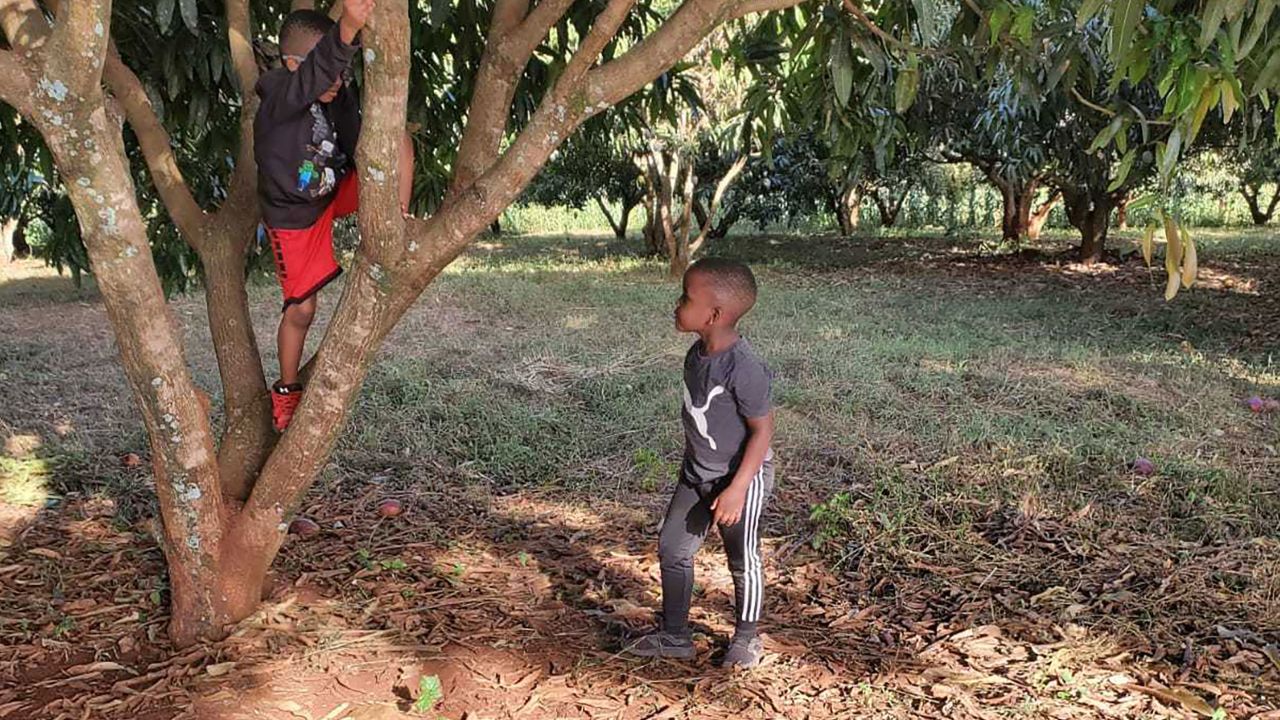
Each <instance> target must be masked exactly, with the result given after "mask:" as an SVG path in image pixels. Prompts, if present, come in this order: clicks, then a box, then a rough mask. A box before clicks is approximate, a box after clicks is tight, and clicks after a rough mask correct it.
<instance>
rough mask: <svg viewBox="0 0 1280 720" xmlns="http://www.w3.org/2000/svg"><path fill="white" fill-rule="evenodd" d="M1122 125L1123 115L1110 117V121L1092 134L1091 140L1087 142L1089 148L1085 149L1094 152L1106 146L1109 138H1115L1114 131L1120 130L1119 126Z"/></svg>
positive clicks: (1109, 140)
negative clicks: (1094, 134)
mask: <svg viewBox="0 0 1280 720" xmlns="http://www.w3.org/2000/svg"><path fill="white" fill-rule="evenodd" d="M1123 125H1124V117H1123V116H1120V115H1117V116H1115V117H1114V118H1112V120H1111V122H1109V123H1107V126H1106V127H1104V128H1102V130H1100V131H1099V132H1098V134H1097V135H1096V136H1094V138H1093V142H1092V143H1090V144H1089V149H1088V150H1087V152H1090V153H1095V152H1098V151H1099V150H1101V149H1102V148H1104V147H1106V146H1107V145H1109V144H1110V143H1111V140H1112V139H1113V138H1115V136H1116V133H1118V132H1120V128H1121V127H1122V126H1123Z"/></svg>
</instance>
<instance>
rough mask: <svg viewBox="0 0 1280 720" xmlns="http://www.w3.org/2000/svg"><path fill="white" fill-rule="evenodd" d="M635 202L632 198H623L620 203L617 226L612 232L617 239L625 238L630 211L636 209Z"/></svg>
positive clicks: (629, 222) (629, 220)
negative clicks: (620, 208)
mask: <svg viewBox="0 0 1280 720" xmlns="http://www.w3.org/2000/svg"><path fill="white" fill-rule="evenodd" d="M636 205H637V203H636V202H635V201H633V200H624V201H623V203H622V213H621V214H620V215H619V216H618V227H617V228H615V230H614V234H615V235H617V237H618V239H619V240H626V239H627V226H628V225H630V224H631V213H632V211H633V210H635V209H636Z"/></svg>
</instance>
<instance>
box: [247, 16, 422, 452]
mask: <svg viewBox="0 0 1280 720" xmlns="http://www.w3.org/2000/svg"><path fill="white" fill-rule="evenodd" d="M373 5H374V3H373V0H344V2H343V6H342V17H341V19H339V20H338V22H337V23H334V22H333V20H331V19H329V17H328V16H327V15H324V14H323V13H319V12H316V11H315V10H296V11H294V12H292V13H290V14H289V16H288V17H287V18H285V21H284V24H283V25H282V26H281V27H280V50H281V60H282V61H283V63H284V67H281V68H278V69H276V70H272V71H271V72H268V73H266V74H264V75H263V76H262V77H261V79H259V80H258V87H257V93H258V96H259V98H261V104H260V105H259V106H258V114H257V118H256V119H255V122H254V148H255V150H256V152H255V155H256V159H257V161H258V198H259V203H260V205H261V207H262V218H263V229H264V230H265V232H266V235H267V236H268V237H269V238H270V240H271V250H272V255H273V256H274V257H275V262H276V276H277V278H278V279H279V281H280V288H281V290H282V291H283V292H284V311H283V312H282V314H281V317H280V328H279V330H278V331H277V335H276V341H277V344H278V349H279V353H280V379H279V380H277V381H276V382H275V384H274V385H273V386H272V388H271V415H272V420H273V422H274V424H275V428H276V430H277V431H281V432H283V431H284V429H285V428H287V427H288V426H289V421H290V420H292V419H293V413H294V411H295V410H296V409H297V407H298V403H299V402H300V401H301V399H302V384H301V383H300V382H299V381H298V380H299V378H298V367H299V366H300V365H301V363H302V350H303V346H304V344H305V343H306V340H307V331H308V330H310V328H311V322H312V320H314V319H315V314H316V293H318V292H319V291H320V290H321V289H322V288H323V287H324V286H325V285H327V284H329V283H330V282H331V281H332V280H333V279H334V278H336V277H338V275H340V274H341V273H342V268H340V267H339V266H338V262H337V260H336V259H335V258H334V254H333V222H334V220H335V219H337V218H340V217H345V216H347V215H350V214H351V213H353V212H355V211H356V209H357V207H358V206H359V199H360V197H359V186H358V184H357V180H356V173H354V172H351V170H352V169H353V168H354V161H353V159H354V157H355V149H356V141H357V140H358V138H359V137H360V100H359V97H358V95H357V93H356V92H355V91H354V90H353V89H352V88H350V87H349V84H350V81H351V62H352V60H353V59H354V58H355V55H356V50H358V49H359V34H360V30H361V28H363V27H364V25H365V22H367V21H368V19H369V14H370V13H371V12H372V11H373ZM412 169H413V145H412V144H411V143H410V142H409V138H408V136H407V135H406V136H405V137H404V139H403V141H402V142H401V150H400V175H399V177H400V185H399V191H400V210H401V212H402V213H407V212H408V206H409V195H410V192H411V191H412V188H413V172H412Z"/></svg>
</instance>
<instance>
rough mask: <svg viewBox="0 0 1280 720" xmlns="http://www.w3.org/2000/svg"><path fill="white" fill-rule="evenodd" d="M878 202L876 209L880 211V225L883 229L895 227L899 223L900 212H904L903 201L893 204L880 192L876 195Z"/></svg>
mask: <svg viewBox="0 0 1280 720" xmlns="http://www.w3.org/2000/svg"><path fill="white" fill-rule="evenodd" d="M874 198H875V201H876V209H877V210H879V211H880V225H881V226H882V227H893V226H894V224H895V223H897V222H898V212H899V211H900V210H902V201H901V200H899V201H898V202H896V203H895V202H893V201H892V200H886V199H885V197H884V196H883V195H881V194H880V193H879V192H876V193H875V194H874Z"/></svg>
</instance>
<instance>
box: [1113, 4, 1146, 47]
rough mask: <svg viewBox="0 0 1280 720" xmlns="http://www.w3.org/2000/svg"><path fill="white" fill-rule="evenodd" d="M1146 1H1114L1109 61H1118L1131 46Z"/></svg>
mask: <svg viewBox="0 0 1280 720" xmlns="http://www.w3.org/2000/svg"><path fill="white" fill-rule="evenodd" d="M1146 7H1147V2H1146V0H1116V4H1115V7H1114V8H1113V9H1112V16H1111V59H1112V61H1119V59H1120V58H1122V57H1124V55H1125V53H1126V52H1127V51H1128V50H1129V48H1130V46H1132V45H1133V41H1134V38H1136V37H1137V34H1138V22H1139V21H1140V20H1142V11H1143V10H1145V9H1146Z"/></svg>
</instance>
